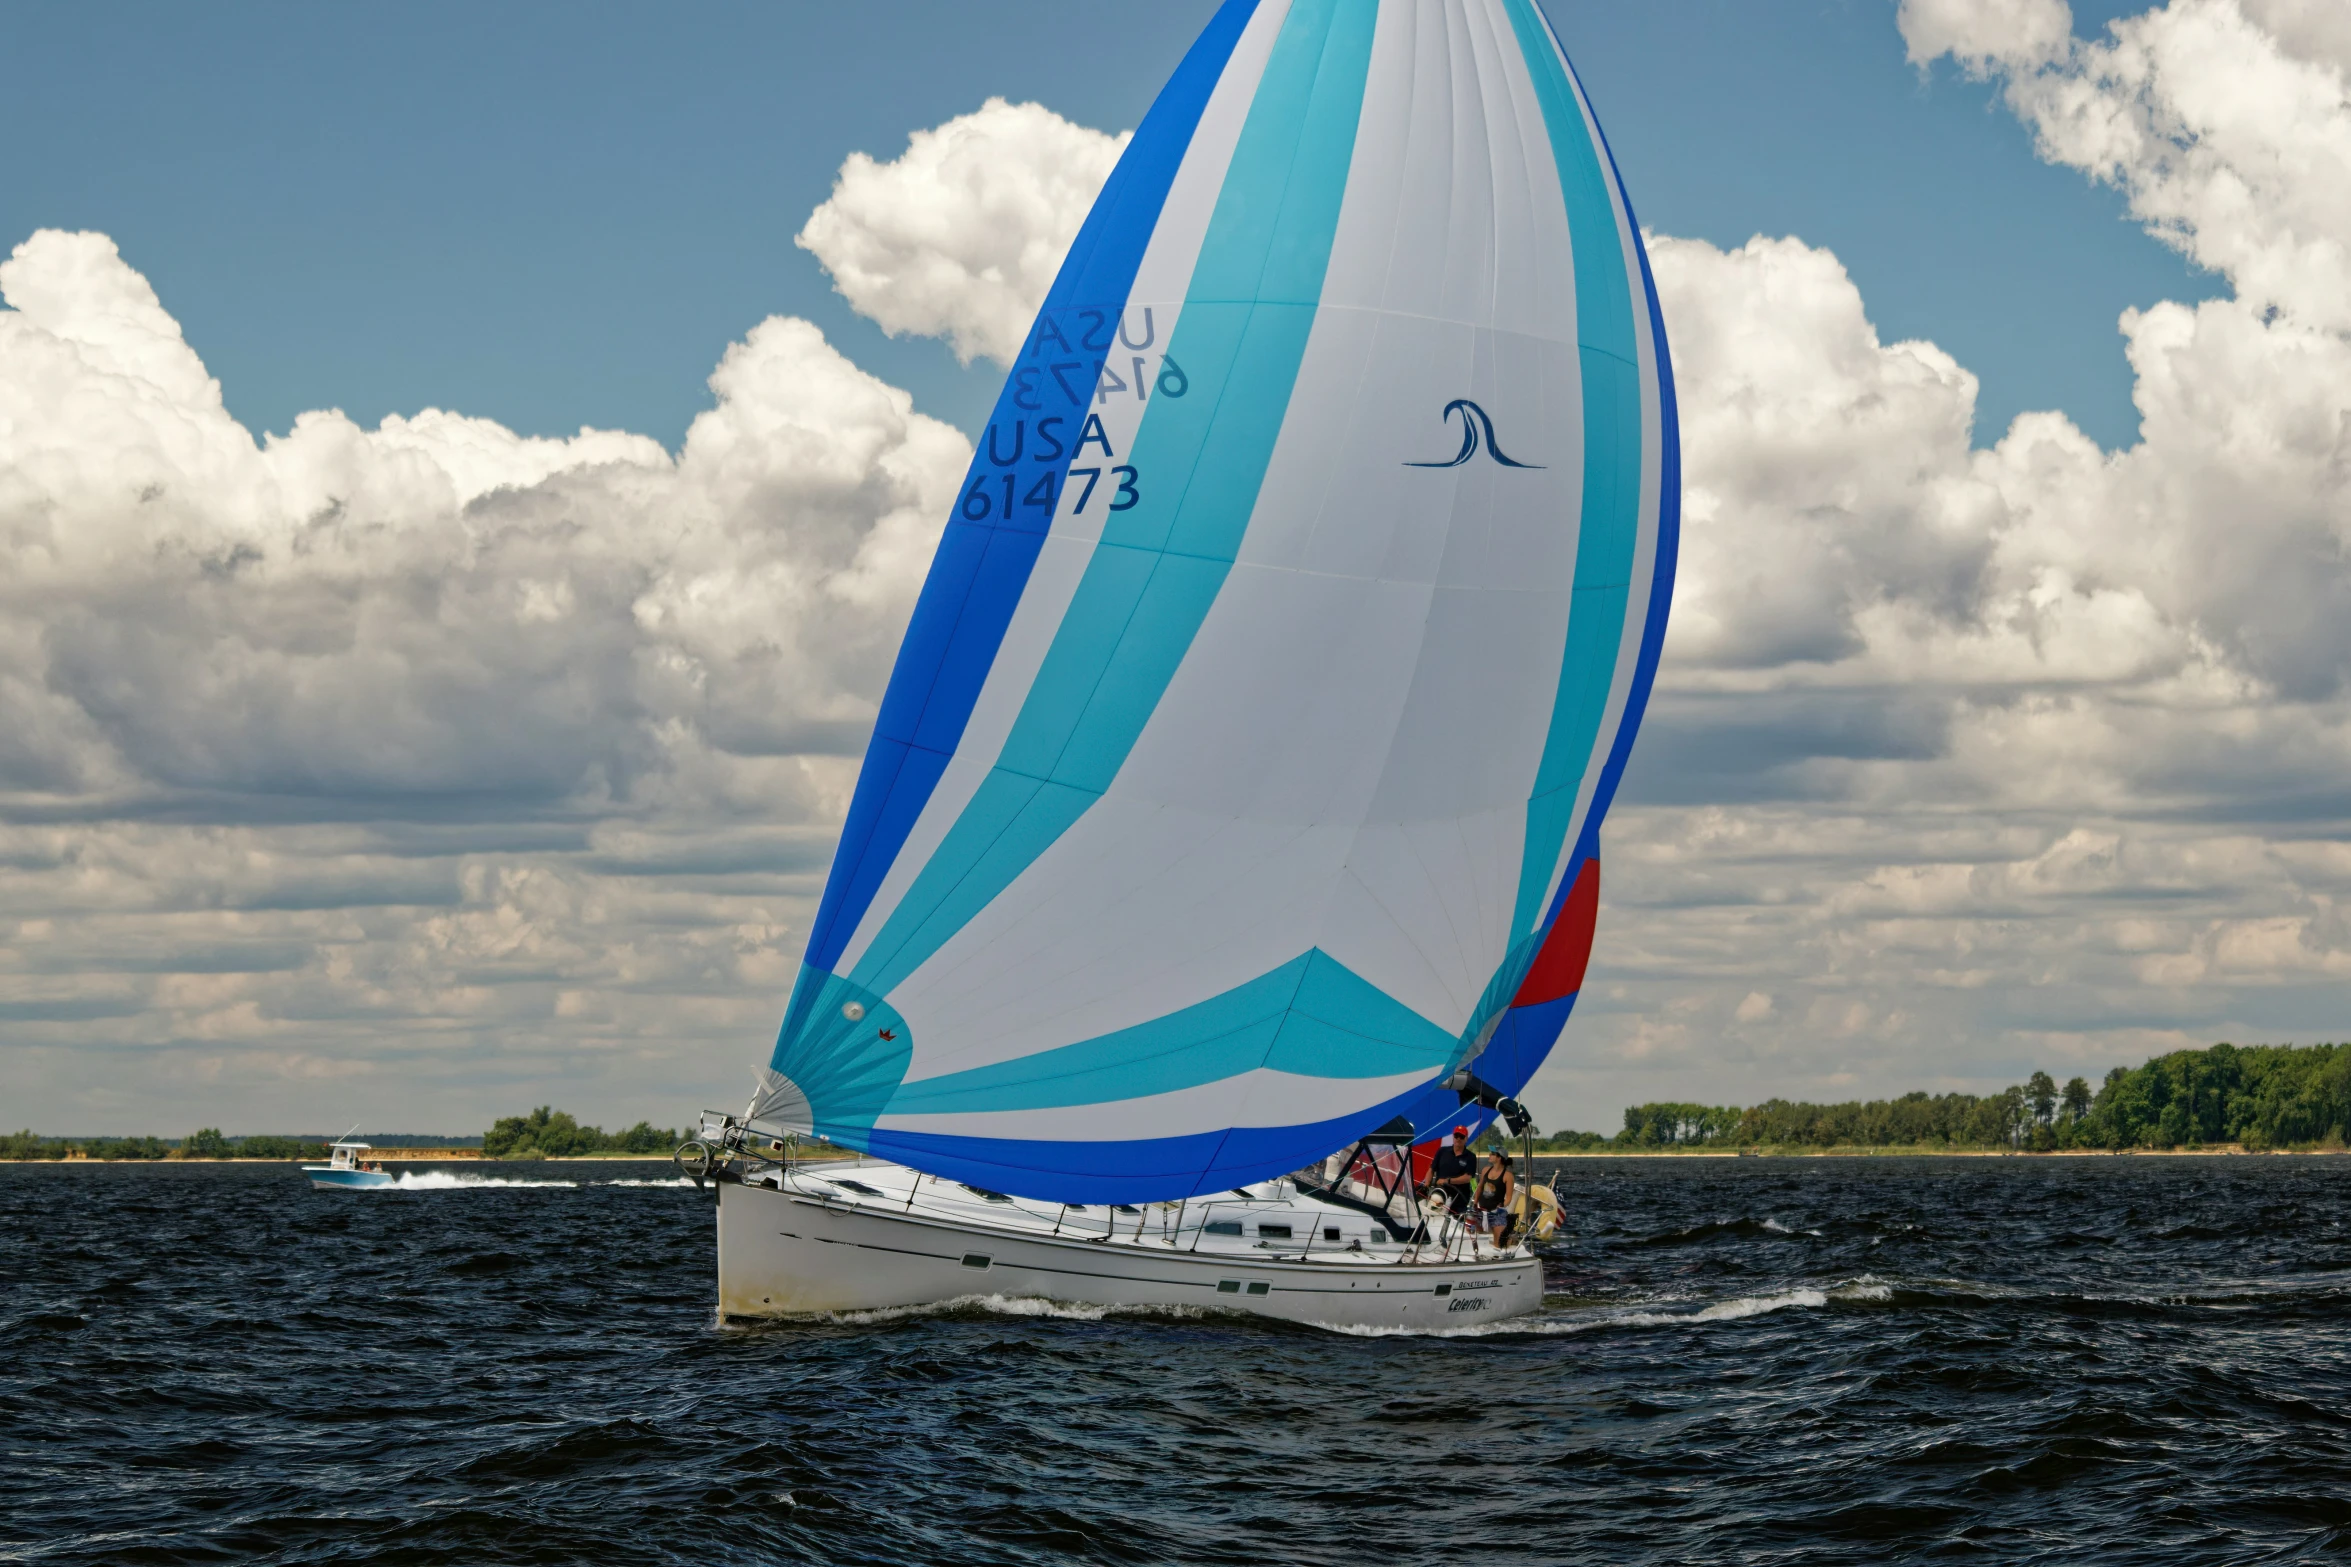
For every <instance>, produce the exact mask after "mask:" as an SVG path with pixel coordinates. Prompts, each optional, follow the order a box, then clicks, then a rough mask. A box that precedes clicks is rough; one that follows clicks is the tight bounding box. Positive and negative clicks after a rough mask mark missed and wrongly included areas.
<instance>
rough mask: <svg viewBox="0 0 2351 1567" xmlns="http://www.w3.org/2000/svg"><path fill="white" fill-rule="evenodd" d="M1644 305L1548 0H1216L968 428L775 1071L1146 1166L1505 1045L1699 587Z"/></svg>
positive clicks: (801, 1118) (957, 1143)
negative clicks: (1682, 560) (1540, 2)
mask: <svg viewBox="0 0 2351 1567" xmlns="http://www.w3.org/2000/svg"><path fill="white" fill-rule="evenodd" d="M1656 320H1657V312H1656V305H1655V299H1654V291H1653V288H1652V285H1651V283H1650V281H1649V277H1648V270H1647V265H1646V260H1645V258H1644V256H1643V255H1642V252H1641V240H1640V234H1639V230H1638V228H1637V226H1636V225H1635V223H1634V222H1633V218H1632V214H1631V211H1630V208H1629V206H1628V205H1627V203H1626V200H1625V196H1624V192H1623V190H1622V188H1621V183H1620V181H1619V180H1618V178H1617V175H1616V171H1615V168H1614V166H1613V163H1612V162H1611V161H1610V159H1609V157H1608V154H1607V148H1606V143H1605V141H1604V140H1603V138H1602V137H1601V135H1600V131H1599V125H1598V122H1597V120H1596V119H1595V118H1594V116H1593V115H1592V112H1591V108H1590V105H1589V103H1588V102H1587V101H1586V99H1585V97H1584V94H1583V90H1582V87H1581V84H1580V83H1579V82H1578V81H1577V79H1576V78H1575V76H1574V73H1573V72H1572V70H1570V69H1569V67H1568V65H1567V62H1566V60H1565V58H1564V56H1563V55H1562V54H1561V53H1560V51H1559V47H1558V44H1557V41H1556V40H1555V39H1554V38H1553V37H1552V35H1551V33H1550V31H1549V29H1548V27H1547V26H1546V25H1545V24H1544V22H1543V20H1542V18H1541V16H1540V14H1539V12H1537V11H1536V9H1535V7H1534V5H1533V3H1532V0H1421V3H1408V0H1257V3H1248V0H1233V3H1230V4H1227V5H1226V6H1225V7H1224V8H1223V9H1222V10H1221V11H1220V12H1219V13H1218V15H1217V16H1216V18H1215V19H1214V20H1213V21H1212V22H1211V23H1210V25H1209V27H1208V29H1207V30H1206V31H1205V33H1204V34H1203V35H1202V37H1201V39H1200V41H1199V42H1198V43H1197V44H1196V45H1195V46H1194V47H1193V49H1192V51H1191V52H1190V53H1189V54H1188V55H1187V56H1186V58H1185V60H1184V61H1183V63H1182V64H1181V65H1180V66H1179V67H1178V69H1177V71H1176V73H1175V75H1174V77H1173V78H1172V79H1171V81H1170V82H1169V84H1168V86H1167V88H1166V89H1165V91H1163V93H1162V94H1161V96H1160V98H1159V100H1158V101H1157V102H1156V103H1155V104H1154V106H1153V107H1152V110H1151V112H1150V114H1149V115H1147V116H1146V117H1145V119H1144V122H1143V124H1142V125H1141V126H1140V127H1139V128H1138V129H1137V132H1136V134H1135V137H1134V140H1133V141H1132V143H1131V144H1130V145H1129V147H1128V150H1127V152H1126V154H1125V156H1124V157H1123V158H1122V160H1121V162H1120V164H1119V166H1118V169H1117V170H1116V172H1115V173H1114V174H1113V175H1112V177H1111V180H1110V182H1109V184H1108V185H1107V186H1106V187H1105V188H1104V190H1103V192H1102V195H1101V197H1100V198H1099V199H1098V200H1097V202H1096V205H1095V209H1094V211H1093V213H1092V214H1091V215H1090V216H1089V218H1088V220H1087V222H1086V224H1085V226H1084V228H1083V229H1082V230H1081V232H1080V234H1079V237H1078V240H1077V241H1076V243H1075V244H1074V245H1073V247H1072V249H1071V252H1070V255H1069V258H1068V260H1067V261H1066V262H1065V263H1064V265H1063V268H1062V272H1061V275H1060V277H1059V278H1058V279H1057V280H1056V282H1055V284H1054V286H1053V289H1052V291H1051V293H1050V294H1049V295H1048V297H1047V299H1046V301H1045V304H1044V307H1043V309H1042V310H1041V311H1040V313H1039V315H1038V318H1037V321H1036V324H1035V326H1034V327H1033V328H1032V329H1031V331H1030V334H1029V336H1028V339H1027V341H1026V343H1025V345H1024V348H1023V350H1022V353H1021V355H1020V358H1019V361H1018V362H1017V363H1016V364H1015V365H1014V367H1013V369H1012V371H1011V373H1010V374H1009V375H1008V376H1007V377H1006V381H1005V386H1004V390H1003V393H1002V395H1001V397H1000V398H999V401H998V404H997V407H996V410H995V412H994V415H993V416H992V418H991V420H990V423H989V426H988V429H987V431H986V433H985V435H984V437H983V438H982V440H981V442H980V443H979V449H978V451H977V452H976V453H975V455H974V457H973V461H972V467H971V471H970V474H969V476H968V478H967V479H966V482H965V486H964V489H963V491H962V492H961V495H960V498H959V500H958V502H957V505H956V508H955V512H954V515H953V516H951V517H950V518H949V521H948V526H947V530H946V534H945V537H944V538H943V539H942V541H941V543H940V546H939V552H938V555H937V557H936V559H935V560H934V562H933V565H932V569H931V574H930V577H929V580H928V581H927V582H926V583H925V586H924V589H923V593H922V596H921V599H920V601H919V603H918V605H917V608H916V611H915V615H914V619H913V623H912V624H911V625H910V626H909V628H908V630H907V634H906V640H905V642H904V644H903V646H902V647H901V650H900V654H899V659H898V663H897V666H896V668H895V670H894V671H893V673H892V677H891V681H890V685H889V689H888V691H887V693H886V695H885V697H884V701H883V706H882V711H881V715H880V718H879V721H878V722H877V725H876V730H875V735H874V739H873V742H872V745H871V747H870V749H869V751H868V754H867V757H866V761H865V766H864V769H863V771H862V773H861V774H860V776H859V780H858V785H857V790H856V794H855V797H854V799H853V801H852V804H851V808H850V812H849V816H848V820H847V824H846V826H845V829H844V832H843V835H842V841H841V846H840V849H839V851H838V853H837V855H836V858H835V861H834V864H833V868H832V872H831V875H830V877H829V878H828V881H827V884H826V888H825V892H824V896H823V901H822V903H821V905H820V908H819V911H818V916H817V920H816V923H815V926H814V928H813V930H812V933H811V937H810V941H809V945H808V950H807V953H806V956H805V959H804V962H803V966H802V970H801V973H800V977H799V980H798V982H797V984H796V985H795V987H794V990H793V993H792V996H791V999H790V1001H789V1003H788V1005H787V1008H786V1013H785V1020H784V1025H783V1028H782V1031H781V1033H780V1035H779V1037H778V1040H777V1044H776V1049H775V1053H774V1056H773V1058H772V1061H771V1077H770V1079H769V1082H770V1087H771V1091H770V1092H769V1093H767V1094H766V1095H765V1096H764V1097H763V1104H762V1106H761V1107H760V1108H762V1109H763V1110H764V1111H765V1112H766V1113H767V1115H768V1117H769V1119H770V1120H772V1121H776V1122H779V1123H780V1122H790V1123H791V1124H794V1125H796V1126H799V1127H801V1128H803V1129H807V1130H813V1131H816V1132H819V1133H821V1134H822V1135H825V1136H827V1137H830V1138H832V1139H834V1140H835V1141H838V1142H842V1143H846V1144H849V1145H851V1146H855V1147H861V1148H866V1149H870V1150H872V1151H874V1152H877V1153H880V1154H883V1155H885V1156H888V1157H891V1158H896V1159H901V1160H904V1161H905V1162H907V1163H910V1164H914V1165H916V1166H918V1167H921V1168H924V1169H929V1170H933V1171H935V1172H938V1173H941V1174H946V1175H952V1176H956V1177H959V1178H963V1179H968V1180H971V1181H973V1182H974V1183H975V1184H980V1185H986V1186H989V1187H991V1188H994V1189H999V1190H1005V1191H1011V1192H1018V1193H1022V1194H1025V1195H1033V1196H1038V1197H1044V1198H1060V1199H1063V1200H1070V1201H1080V1200H1086V1201H1100V1200H1147V1199H1154V1198H1173V1197H1177V1196H1182V1195H1187V1194H1189V1193H1192V1192H1196V1191H1203V1190H1209V1189H1214V1188H1221V1187H1226V1186H1230V1185H1233V1184H1235V1183H1236V1182H1237V1181H1241V1180H1247V1179H1254V1178H1258V1177H1261V1176H1263V1175H1266V1174H1269V1173H1274V1172H1277V1171H1281V1170H1287V1169H1292V1168H1296V1167H1297V1166H1299V1165H1301V1164H1303V1163H1306V1162H1308V1161H1310V1160H1312V1159H1315V1158H1318V1157H1320V1156H1321V1155H1322V1154H1324V1153H1327V1152H1329V1151H1330V1150H1331V1149H1332V1148H1333V1147H1335V1146H1337V1145H1338V1144H1340V1143H1342V1142H1344V1141H1346V1140H1348V1139H1349V1138H1350V1137H1352V1136H1354V1135H1356V1134H1358V1133H1360V1132H1361V1131H1362V1130H1364V1129H1366V1128H1368V1127H1370V1126H1373V1125H1377V1124H1379V1123H1381V1122H1383V1121H1385V1120H1387V1119H1389V1118H1390V1117H1392V1116H1393V1115H1394V1114H1396V1113H1397V1111H1398V1110H1399V1108H1403V1107H1408V1106H1410V1107H1416V1113H1418V1108H1417V1107H1421V1106H1425V1105H1426V1104H1427V1103H1429V1102H1430V1098H1429V1096H1430V1095H1431V1093H1432V1091H1433V1089H1434V1085H1438V1084H1441V1082H1442V1081H1443V1080H1444V1079H1445V1078H1446V1077H1448V1076H1449V1075H1451V1074H1452V1073H1453V1072H1454V1071H1455V1070H1456V1069H1457V1068H1458V1067H1460V1066H1461V1065H1463V1064H1464V1063H1465V1062H1471V1061H1474V1060H1475V1059H1477V1058H1478V1057H1479V1056H1480V1054H1481V1053H1482V1052H1484V1051H1485V1050H1487V1049H1488V1048H1489V1046H1491V1045H1493V1043H1494V1042H1495V1040H1496V1039H1497V1038H1501V1039H1503V1040H1504V1041H1505V1042H1506V1047H1507V1053H1508V1055H1509V1059H1510V1061H1511V1062H1512V1069H1513V1073H1514V1075H1516V1076H1518V1077H1519V1078H1520V1079H1521V1080H1523V1075H1524V1072H1523V1071H1521V1070H1519V1069H1520V1068H1522V1067H1523V1068H1524V1070H1526V1071H1531V1070H1532V1067H1531V1065H1529V1064H1528V1063H1529V1061H1530V1060H1531V1059H1539V1055H1540V1052H1541V1050H1545V1049H1547V1048H1548V1044H1549V1039H1550V1037H1552V1036H1553V1035H1555V1034H1556V1031H1557V1029H1556V1018H1557V1017H1559V1016H1564V1003H1563V1000H1562V998H1561V997H1559V996H1557V995H1553V994H1551V993H1550V992H1551V991H1553V990H1556V989H1557V986H1556V985H1553V984H1551V983H1550V982H1549V981H1548V980H1545V979H1543V978H1542V976H1541V974H1538V975H1537V977H1536V979H1535V980H1534V981H1531V982H1530V979H1529V976H1530V974H1531V973H1536V970H1537V963H1538V958H1539V957H1540V956H1541V955H1542V954H1543V953H1544V951H1545V947H1546V943H1547V941H1550V939H1551V938H1552V936H1553V935H1554V932H1555V929H1556V928H1559V926H1560V919H1561V909H1562V906H1563V904H1565V903H1566V902H1567V901H1568V899H1567V894H1568V891H1569V886H1570V884H1571V882H1572V881H1573V879H1574V878H1573V877H1571V876H1570V874H1569V873H1570V872H1571V871H1573V870H1575V869H1577V868H1578V867H1581V866H1582V865H1583V864H1584V862H1585V861H1586V860H1587V859H1589V858H1590V857H1591V856H1592V855H1593V854H1594V853H1596V852H1597V851H1596V846H1597V833H1598V828H1599V822H1600V818H1601V816H1602V815H1603V814H1604V812H1605V809H1606V805H1607V801H1608V798H1609V796H1610V795H1611V794H1612V793H1613V789H1614V779H1615V776H1616V775H1617V774H1618V773H1620V772H1621V770H1622V766H1623V756H1624V752H1625V748H1626V747H1627V746H1628V745H1629V743H1630V740H1631V737H1632V733H1633V731H1634V730H1635V728H1637V726H1638V723H1639V720H1640V714H1641V710H1642V707H1643V704H1644V702H1645V700H1646V696H1647V691H1648V685H1649V681H1650V678H1651V675H1652V673H1653V671H1654V667H1655V663H1656V657H1657V647H1658V643H1659V640H1660V638H1661V636H1662V633H1663V628H1664V620H1665V613H1666V607H1667V600H1668V598H1669V597H1670V583H1671V573H1672V562H1673V541H1674V519H1675V517H1676V515H1677V503H1678V497H1676V496H1675V495H1674V494H1673V493H1672V491H1673V488H1674V486H1675V483H1676V482H1678V480H1677V477H1676V476H1677V475H1678V454H1677V453H1676V452H1675V451H1674V449H1673V448H1674V443H1675V433H1674V429H1673V423H1672V417H1671V415H1672V398H1671V381H1670V375H1671V372H1670V367H1669V366H1668V364H1667V362H1666V358H1665V344H1664V338H1663V334H1662V330H1661V329H1654V328H1655V323H1656ZM1583 917H1584V918H1585V920H1586V926H1585V928H1584V929H1583V933H1582V934H1581V935H1579V936H1578V937H1577V938H1576V939H1577V940H1579V941H1580V940H1586V939H1588V934H1589V932H1588V917H1589V911H1588V910H1586V911H1585V914H1584V916H1583ZM1551 950H1552V951H1553V952H1554V953H1556V952H1557V951H1558V950H1559V945H1558V943H1553V944H1552V949H1551ZM1545 964H1546V966H1545V967H1544V969H1543V970H1542V973H1543V974H1548V973H1551V972H1553V971H1555V970H1557V969H1558V966H1559V965H1558V963H1557V961H1556V960H1555V959H1546V960H1545ZM1575 972H1576V973H1577V974H1578V975H1579V976H1580V973H1581V965H1580V962H1579V963H1578V964H1577V965H1576V967H1575ZM1535 990H1542V991H1544V992H1545V993H1544V995H1543V997H1542V1002H1543V1006H1544V1007H1545V1008H1547V1009H1548V1010H1546V1011H1544V1012H1543V1013H1542V1017H1543V1018H1545V1019H1551V1020H1552V1021H1551V1022H1550V1023H1549V1024H1548V1025H1547V1026H1548V1027H1549V1028H1550V1033H1549V1034H1546V1035H1543V1036H1542V1038H1541V1041H1540V1044H1539V1045H1538V1044H1536V1043H1534V1040H1535V1032H1532V1031H1531V1030H1533V1029H1534V1024H1533V1023H1532V1022H1531V1021H1530V1019H1532V1018H1533V1017H1534V1013H1533V1012H1531V1011H1530V1010H1529V1007H1528V1006H1527V1005H1526V1004H1525V1002H1526V998H1527V997H1528V996H1529V995H1531V994H1532V992H1533V991H1535ZM1514 998H1515V999H1517V1000H1518V1001H1519V1002H1520V1003H1521V1004H1520V1005H1518V1006H1516V1007H1514V1005H1513V1002H1514ZM1565 1000H1566V1002H1572V997H1568V998H1565Z"/></svg>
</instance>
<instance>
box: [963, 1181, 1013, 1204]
mask: <svg viewBox="0 0 2351 1567" xmlns="http://www.w3.org/2000/svg"><path fill="white" fill-rule="evenodd" d="M956 1184H958V1185H959V1186H961V1187H962V1188H963V1189H964V1190H965V1191H967V1192H970V1193H971V1194H972V1195H973V1196H975V1197H985V1198H987V1199H988V1201H990V1202H1010V1201H1012V1199H1011V1198H1009V1197H1007V1196H1005V1195H1004V1194H1003V1193H1002V1192H992V1191H990V1190H988V1189H987V1188H986V1187H985V1186H974V1185H972V1184H971V1182H969V1181H959V1182H957V1183H956Z"/></svg>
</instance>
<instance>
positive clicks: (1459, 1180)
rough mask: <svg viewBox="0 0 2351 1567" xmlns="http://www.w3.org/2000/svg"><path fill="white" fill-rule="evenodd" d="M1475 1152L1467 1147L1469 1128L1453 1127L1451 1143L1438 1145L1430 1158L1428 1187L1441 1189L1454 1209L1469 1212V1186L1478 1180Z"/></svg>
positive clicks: (1434, 1189)
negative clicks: (1441, 1146)
mask: <svg viewBox="0 0 2351 1567" xmlns="http://www.w3.org/2000/svg"><path fill="white" fill-rule="evenodd" d="M1477 1178H1478V1161H1477V1156H1476V1155H1475V1154H1473V1153H1471V1152H1470V1151H1469V1128H1468V1127H1466V1126H1457V1127H1455V1128H1453V1143H1452V1146H1450V1147H1446V1148H1439V1149H1438V1150H1437V1156H1436V1157H1435V1158H1434V1159H1431V1160H1430V1161H1429V1189H1430V1190H1431V1191H1438V1192H1443V1193H1444V1194H1445V1200H1446V1201H1447V1202H1448V1203H1450V1204H1452V1205H1453V1211H1454V1212H1455V1213H1467V1212H1469V1198H1470V1189H1471V1188H1472V1187H1474V1186H1475V1185H1476V1184H1477Z"/></svg>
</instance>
